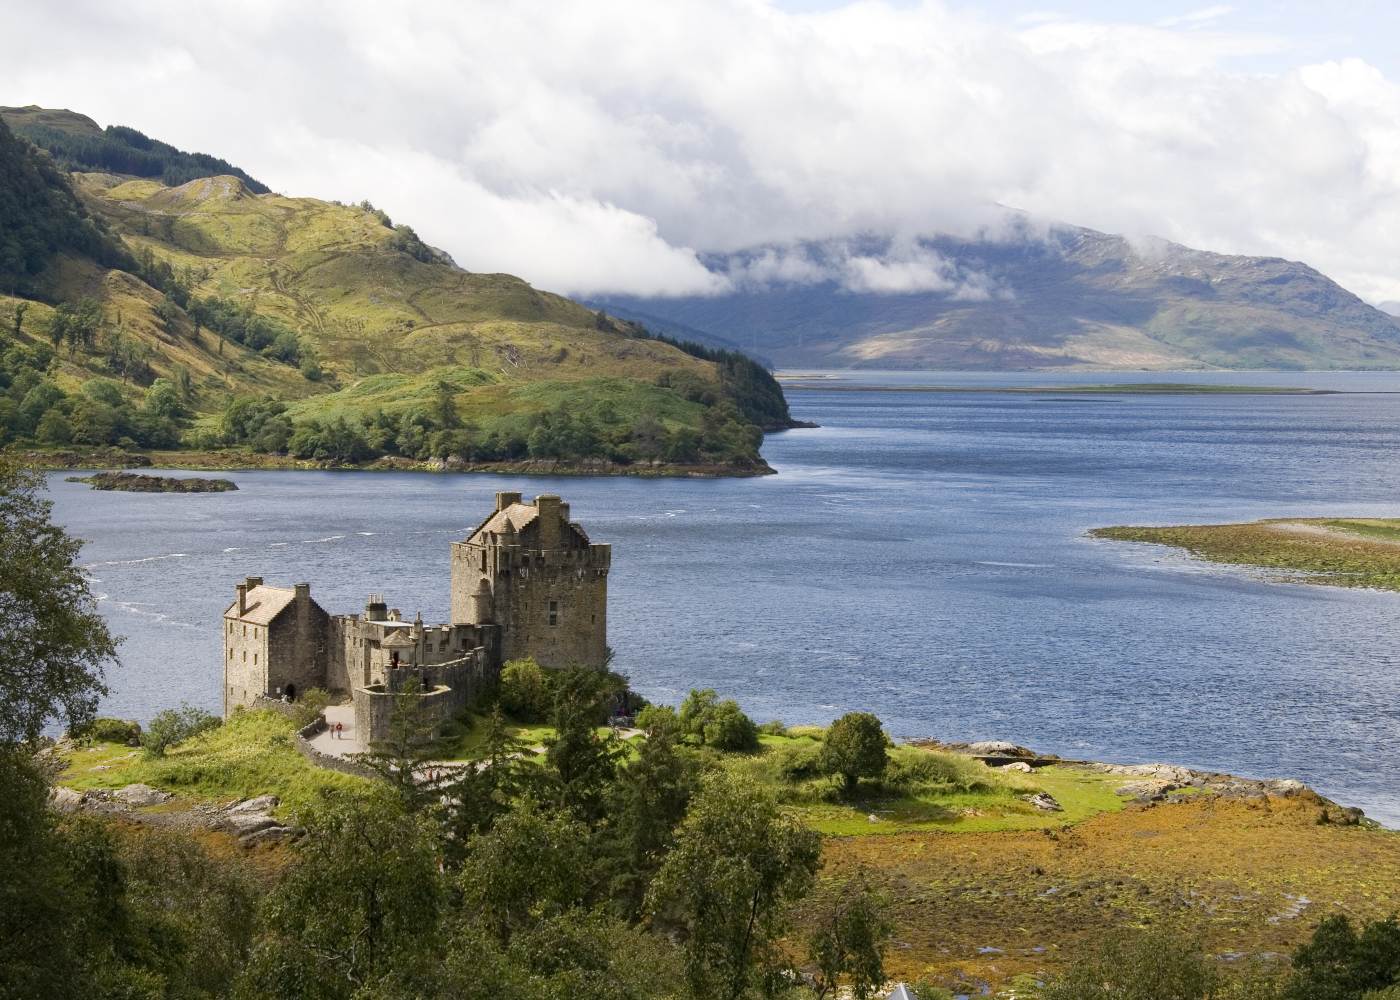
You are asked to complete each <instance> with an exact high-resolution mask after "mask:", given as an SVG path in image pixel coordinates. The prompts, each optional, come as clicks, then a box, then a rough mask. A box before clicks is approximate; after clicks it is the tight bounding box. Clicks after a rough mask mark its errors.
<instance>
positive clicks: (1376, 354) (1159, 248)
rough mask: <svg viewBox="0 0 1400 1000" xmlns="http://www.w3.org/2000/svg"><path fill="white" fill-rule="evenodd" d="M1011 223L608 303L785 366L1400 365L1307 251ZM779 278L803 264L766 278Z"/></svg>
mask: <svg viewBox="0 0 1400 1000" xmlns="http://www.w3.org/2000/svg"><path fill="white" fill-rule="evenodd" d="M1007 228H1008V231H1007V232H1004V233H1001V234H998V235H996V236H995V237H990V236H989V237H984V238H973V239H969V238H959V237H952V236H935V237H930V238H926V239H921V240H918V241H915V243H914V245H913V246H912V247H910V246H899V247H896V246H895V244H894V241H892V240H889V239H883V238H876V237H868V238H864V239H859V240H853V241H837V242H828V243H803V244H795V245H785V246H765V247H757V248H753V249H751V250H747V251H742V252H739V253H734V254H726V255H712V256H709V257H707V258H706V259H705V262H706V265H707V266H708V267H709V268H710V269H711V270H712V271H714V272H715V273H717V274H723V275H727V276H729V277H730V279H731V283H732V284H733V286H734V288H735V290H734V291H732V292H731V293H730V294H726V295H719V296H693V297H679V298H649V299H639V298H628V297H608V298H604V299H600V300H599V304H600V305H602V306H604V307H605V308H608V309H610V310H612V311H614V312H617V313H618V314H620V315H624V316H635V317H647V319H646V321H647V322H648V323H649V324H651V325H653V326H655V327H656V328H658V329H672V328H677V329H679V328H684V329H687V330H689V331H691V333H690V334H689V335H691V336H695V335H697V333H696V331H703V333H705V334H713V335H718V336H720V337H723V338H726V339H728V340H730V341H733V342H735V343H737V344H740V345H742V346H743V347H744V349H745V350H748V351H750V352H751V353H754V354H756V355H762V356H764V357H767V358H770V359H772V361H773V362H774V363H775V364H777V365H779V366H780V367H803V366H809V367H835V368H847V367H853V368H886V369H989V370H998V369H999V370H1010V369H1026V368H1098V369H1156V370H1177V369H1200V368H1227V369H1235V368H1245V369H1249V368H1252V369H1338V368H1347V369H1350V368H1380V369H1392V368H1400V323H1398V322H1397V321H1396V319H1395V318H1394V317H1393V316H1390V315H1387V314H1386V313H1384V312H1382V311H1381V310H1379V309H1376V308H1374V307H1372V306H1370V305H1367V304H1366V303H1365V302H1363V301H1361V299H1359V298H1357V297H1356V296H1355V295H1353V294H1352V293H1350V292H1348V291H1347V290H1346V289H1344V288H1342V287H1341V286H1340V285H1338V284H1337V283H1336V282H1334V281H1332V280H1331V279H1329V278H1327V277H1326V276H1325V275H1323V274H1321V273H1319V272H1318V271H1316V270H1314V269H1313V268H1311V267H1308V266H1307V265H1306V264H1301V263H1297V262H1294V261H1287V260H1282V259H1279V258H1272V257H1245V256H1232V255H1228V254H1219V253H1210V252H1207V251H1203V250H1194V249H1191V248H1190V247H1185V246H1181V245H1179V244H1175V243H1169V242H1167V241H1164V240H1146V241H1142V240H1129V239H1127V238H1125V237H1122V236H1113V235H1109V234H1106V233H1101V232H1097V231H1095V230H1092V229H1085V228H1082V227H1077V226H1068V225H1054V226H1050V227H1048V228H1046V229H1041V228H1038V227H1034V226H1032V225H1031V224H1030V223H1029V222H1028V221H1026V220H1024V219H1019V220H1013V221H1012V222H1011V223H1010V224H1009V225H1008V227H1007ZM774 274H785V275H789V276H798V277H796V278H794V277H788V278H785V279H781V280H775V279H773V278H771V277H767V278H764V277H762V276H765V275H767V276H771V275H774ZM911 286H912V287H913V288H914V289H915V290H905V289H909V288H910V287H911ZM918 289H922V290H918Z"/></svg>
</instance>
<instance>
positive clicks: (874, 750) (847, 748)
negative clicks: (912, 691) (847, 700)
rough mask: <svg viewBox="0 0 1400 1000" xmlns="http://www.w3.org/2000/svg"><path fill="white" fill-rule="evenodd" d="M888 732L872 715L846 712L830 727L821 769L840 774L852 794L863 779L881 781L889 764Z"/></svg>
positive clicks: (824, 744)
mask: <svg viewBox="0 0 1400 1000" xmlns="http://www.w3.org/2000/svg"><path fill="white" fill-rule="evenodd" d="M887 742H888V741H887V740H886V739H885V731H884V729H882V728H881V726H880V720H879V719H877V718H876V717H875V716H873V715H871V714H870V713H869V712H847V713H846V714H845V715H843V716H841V718H839V719H837V720H836V721H835V722H833V723H832V724H831V727H830V728H829V729H827V731H826V740H825V742H824V743H823V745H822V768H823V769H824V770H825V771H826V773H827V774H839V775H840V776H841V777H842V779H843V780H844V781H845V783H846V789H847V790H848V791H849V790H851V789H854V788H855V787H856V783H857V782H858V781H860V779H861V778H878V777H880V776H881V775H883V774H884V773H885V765H886V764H887V763H888V762H889V752H888V750H887V749H886V746H887Z"/></svg>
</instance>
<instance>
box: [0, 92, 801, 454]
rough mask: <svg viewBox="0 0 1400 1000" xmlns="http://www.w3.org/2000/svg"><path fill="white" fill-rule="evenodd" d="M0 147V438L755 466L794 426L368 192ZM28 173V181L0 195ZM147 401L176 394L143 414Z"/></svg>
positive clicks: (760, 387) (698, 364) (726, 357)
mask: <svg viewBox="0 0 1400 1000" xmlns="http://www.w3.org/2000/svg"><path fill="white" fill-rule="evenodd" d="M11 114H12V112H10V111H9V110H4V111H3V115H0V117H3V119H4V120H6V121H7V120H9V119H10V118H11ZM54 115H57V120H58V121H60V122H65V123H67V124H68V125H69V126H71V128H70V129H69V132H64V133H62V134H65V135H67V134H70V132H71V131H72V130H73V129H77V128H78V126H77V125H74V124H73V122H72V119H73V118H80V117H81V116H72V115H71V113H67V112H64V113H49V112H40V111H38V110H36V109H23V114H22V115H21V116H20V117H22V118H23V119H24V121H25V122H26V123H27V127H28V128H30V131H31V133H33V134H36V135H38V137H39V138H40V140H41V141H46V140H44V134H43V133H39V132H35V130H36V129H37V128H38V125H37V124H36V123H45V122H46V123H48V124H45V125H44V127H45V128H53V125H52V122H53V120H54V117H53V116H54ZM82 121H88V120H87V119H82ZM89 124H90V125H91V126H92V128H94V129H95V128H96V126H95V124H92V123H90V122H89ZM79 131H81V130H79ZM89 131H90V130H89ZM109 131H110V130H109ZM98 134H99V135H103V134H106V133H100V132H99V133H98ZM60 148H61V149H66V148H68V147H60ZM165 148H173V147H165ZM177 152H178V151H177ZM181 155H182V156H183V155H186V154H181ZM0 156H5V157H6V158H7V161H8V162H14V163H15V164H23V165H24V168H25V169H24V170H18V169H17V170H14V171H7V172H6V173H5V179H4V181H3V182H0V184H3V185H4V187H0V211H8V212H9V215H10V216H12V217H13V219H14V225H13V230H12V231H13V232H15V233H17V234H19V236H20V238H21V239H22V241H23V244H24V245H23V247H19V248H17V249H16V251H15V252H14V253H11V254H9V255H6V254H5V253H3V252H0V292H9V293H10V295H9V296H5V295H0V328H3V329H4V330H5V332H6V336H7V338H8V340H9V342H10V344H11V349H10V350H9V351H8V352H4V353H3V355H2V356H3V357H4V358H5V359H6V360H5V362H4V372H3V375H4V379H3V382H0V390H3V389H5V388H7V387H8V388H9V393H8V395H9V397H10V399H9V400H8V402H9V403H10V407H9V410H13V411H14V413H13V415H10V413H9V410H7V409H5V408H4V406H3V403H0V411H3V412H0V442H3V441H6V440H9V441H15V442H19V443H22V444H25V445H30V444H33V443H38V444H40V445H48V446H51V447H57V446H66V445H70V444H79V445H81V444H88V445H113V444H115V445H123V446H126V447H144V448H151V449H157V450H161V451H167V452H175V453H176V454H167V455H162V456H161V461H162V462H163V463H167V464H168V463H171V462H173V463H174V464H200V465H213V466H223V467H228V466H236V465H240V464H242V465H247V464H268V463H282V462H288V463H295V462H311V463H317V464H361V463H365V462H373V461H378V462H380V463H389V464H398V465H421V464H425V463H432V464H433V465H434V466H435V467H444V466H446V467H455V468H466V467H484V466H490V465H491V464H492V463H514V464H513V466H512V467H514V468H522V466H521V463H528V467H530V468H541V469H547V470H549V471H568V470H569V469H570V468H575V467H577V468H586V469H587V470H588V471H632V472H636V471H643V472H648V473H656V472H673V471H687V472H693V471H701V472H718V473H752V472H763V471H768V470H767V466H766V465H765V464H764V463H763V461H762V459H761V458H760V457H759V454H758V448H759V445H760V443H761V439H762V432H763V431H764V430H771V429H777V428H781V427H786V426H789V425H790V423H791V421H790V419H789V417H788V414H787V406H786V402H785V401H784V400H783V397H782V392H781V389H780V388H778V386H777V384H776V382H774V381H773V380H772V378H771V376H770V375H769V374H768V373H767V371H766V370H764V369H762V368H761V367H760V366H758V365H756V364H755V363H753V362H751V361H749V360H748V359H747V358H744V357H742V356H741V355H739V354H737V353H735V352H721V351H712V350H707V349H704V348H700V347H697V346H694V345H678V344H676V343H672V342H667V341H664V340H661V339H657V338H654V337H652V336H650V335H649V334H648V333H647V331H646V330H645V329H643V328H642V327H640V326H638V325H637V324H634V323H629V322H625V321H621V320H617V319H614V318H612V317H610V316H608V315H606V314H604V313H602V312H599V311H597V310H593V309H589V308H587V307H585V306H583V305H580V304H578V303H576V302H573V301H570V300H569V299H566V298H563V297H561V296H557V295H552V294H549V293H546V292H541V291H538V290H536V289H534V288H532V287H530V285H528V284H527V283H526V282H524V281H522V280H521V279H519V278H516V277H513V276H511V275H506V274H475V273H469V272H467V271H464V270H462V269H460V268H458V267H456V266H455V264H453V263H452V261H451V259H450V258H449V257H448V256H447V255H446V254H444V253H442V252H441V251H439V250H436V249H434V248H432V247H429V246H427V245H426V244H424V243H423V242H422V241H421V240H420V239H419V238H418V237H417V235H416V234H415V233H414V231H413V230H412V228H411V227H409V226H407V225H395V224H394V223H393V222H392V220H390V219H389V218H388V216H387V215H385V214H384V213H383V212H381V211H379V210H377V209H375V208H374V206H372V205H370V204H369V203H368V202H364V203H361V204H359V205H344V204H339V203H336V202H328V201H321V200H318V199H314V198H293V197H285V196H282V195H278V194H274V193H271V192H267V191H266V190H265V189H262V190H263V193H259V188H261V186H260V185H256V182H252V181H251V179H250V178H248V175H247V174H246V173H244V172H242V171H237V172H235V173H211V174H209V175H207V176H199V177H195V178H194V179H191V180H188V181H186V182H184V183H182V184H178V185H175V186H171V185H169V184H166V183H164V182H163V181H162V180H159V179H155V178H151V177H133V176H131V175H129V174H118V173H113V172H105V171H80V172H77V173H72V174H64V173H62V172H61V171H60V170H59V169H57V167H58V164H59V163H60V162H63V161H62V157H59V159H58V160H57V161H55V159H54V158H52V157H50V156H47V155H45V154H44V153H43V152H40V151H38V150H35V149H34V148H33V147H31V146H29V145H28V144H27V143H25V142H24V141H22V140H19V139H17V138H16V137H15V136H14V135H12V134H11V133H10V132H9V130H8V129H6V128H4V125H3V123H0ZM205 160H209V161H213V158H208V157H206V158H205ZM191 162H193V161H191ZM200 162H203V161H200ZM206 166H208V164H206ZM224 167H228V164H226V163H224V161H213V166H212V167H210V168H209V169H211V170H212V169H223V168H224ZM230 169H233V168H230ZM31 175H32V176H31ZM24 177H29V180H28V181H27V182H26V183H28V185H29V188H31V189H33V190H28V191H27V193H26V192H21V191H18V190H7V189H8V188H10V187H11V186H12V184H15V183H18V180H19V179H21V178H24ZM40 189H42V191H43V192H44V196H43V197H42V198H37V197H35V196H34V191H37V190H40ZM50 230H52V232H50ZM26 233H28V234H37V235H35V236H34V238H33V239H30V238H29V237H27V236H25V234H26ZM16 308H18V309H19V310H20V311H19V313H18V320H16V319H15V318H14V317H15V316H16ZM16 383H18V389H16V388H15V386H16ZM40 385H42V386H43V388H42V390H36V387H37V386H40ZM36 391H37V392H38V395H37V396H34V397H33V398H30V397H31V395H32V393H34V392H36ZM153 391H154V392H156V394H157V396H158V397H161V398H164V397H165V396H166V395H169V394H170V393H171V392H173V398H169V399H165V401H164V402H161V403H159V404H158V405H159V408H160V409H161V410H162V413H161V414H160V415H159V416H160V418H161V419H159V420H158V419H157V418H156V416H154V415H152V413H151V400H150V398H149V397H150V395H151V393H152V392H153ZM56 394H57V395H56ZM50 409H55V410H56V411H57V414H56V416H55V417H53V418H50V419H48V420H47V423H44V424H43V426H42V427H41V423H43V422H44V420H45V418H46V415H47V413H48V411H49V410H50ZM97 409H101V412H100V413H98V414H97V415H96V417H94V410H97ZM138 418H144V420H145V425H146V426H144V427H143V426H138V424H140V423H141V421H140V420H138ZM153 424H159V426H158V427H156V428H155V429H154V430H153V428H152V426H150V425H153ZM95 425H96V426H95Z"/></svg>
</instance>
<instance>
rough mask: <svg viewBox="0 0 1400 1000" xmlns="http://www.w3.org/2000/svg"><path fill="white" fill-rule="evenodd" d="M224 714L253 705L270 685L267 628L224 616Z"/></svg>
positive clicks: (226, 715)
mask: <svg viewBox="0 0 1400 1000" xmlns="http://www.w3.org/2000/svg"><path fill="white" fill-rule="evenodd" d="M222 626H223V630H224V717H225V718H227V717H228V714H229V713H230V712H232V711H233V710H234V708H236V707H237V706H239V705H242V706H243V707H244V708H251V707H252V706H253V701H254V699H256V698H258V697H259V696H261V695H265V694H267V693H268V692H269V689H268V686H267V638H268V637H267V631H268V630H267V628H266V627H264V626H261V625H250V624H248V623H247V622H240V621H234V620H232V619H228V618H225V619H223V621H222Z"/></svg>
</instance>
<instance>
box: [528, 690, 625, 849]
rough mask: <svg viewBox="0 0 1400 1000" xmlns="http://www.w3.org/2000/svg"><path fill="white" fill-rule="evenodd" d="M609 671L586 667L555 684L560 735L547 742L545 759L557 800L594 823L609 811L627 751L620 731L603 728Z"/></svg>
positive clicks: (582, 817)
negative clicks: (602, 730)
mask: <svg viewBox="0 0 1400 1000" xmlns="http://www.w3.org/2000/svg"><path fill="white" fill-rule="evenodd" d="M608 676H609V675H606V674H600V673H598V672H597V671H594V670H586V669H576V670H565V671H560V672H559V674H558V676H557V677H556V678H555V683H554V688H555V691H554V718H553V722H554V728H555V735H554V736H553V737H552V738H550V739H548V740H546V741H545V763H546V765H547V766H548V768H549V772H550V775H551V776H552V777H553V779H554V787H555V791H556V800H557V802H558V803H559V805H560V806H561V807H563V808H565V809H568V810H570V811H571V812H572V813H573V814H574V815H575V816H577V817H578V818H579V819H582V820H584V821H585V822H590V823H591V822H595V821H597V820H598V819H600V818H601V817H602V815H603V804H604V801H605V798H606V795H607V791H608V787H609V785H610V784H611V783H612V781H613V779H614V778H615V777H616V776H617V764H618V760H619V759H620V757H621V755H622V752H623V751H622V748H621V747H620V746H619V745H618V740H617V737H616V736H614V735H613V734H612V733H608V734H607V735H605V736H599V735H598V732H597V726H598V723H599V722H600V721H602V720H601V716H602V715H603V714H604V710H603V709H602V707H601V704H602V702H603V700H604V699H605V698H606V697H607V694H608V692H607V682H606V679H607V677H608Z"/></svg>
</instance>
